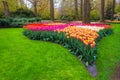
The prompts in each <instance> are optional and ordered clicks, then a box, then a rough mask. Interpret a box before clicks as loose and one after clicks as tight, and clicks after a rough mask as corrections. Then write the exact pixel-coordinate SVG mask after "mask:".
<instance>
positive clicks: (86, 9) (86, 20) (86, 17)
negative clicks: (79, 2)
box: [83, 0, 90, 24]
mask: <svg viewBox="0 0 120 80" xmlns="http://www.w3.org/2000/svg"><path fill="white" fill-rule="evenodd" d="M83 3H84V4H83V23H86V24H88V23H90V0H84V2H83Z"/></svg>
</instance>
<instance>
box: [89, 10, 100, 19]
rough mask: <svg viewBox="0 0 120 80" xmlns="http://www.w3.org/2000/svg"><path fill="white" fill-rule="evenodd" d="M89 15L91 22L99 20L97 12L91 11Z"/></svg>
mask: <svg viewBox="0 0 120 80" xmlns="http://www.w3.org/2000/svg"><path fill="white" fill-rule="evenodd" d="M90 14H91V15H90V20H91V21H98V20H99V18H100V16H99V15H100V14H99V12H98V11H97V10H92V11H91V13H90Z"/></svg>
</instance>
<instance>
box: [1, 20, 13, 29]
mask: <svg viewBox="0 0 120 80" xmlns="http://www.w3.org/2000/svg"><path fill="white" fill-rule="evenodd" d="M10 23H11V20H10V19H8V18H1V19H0V28H2V27H5V28H7V27H10Z"/></svg>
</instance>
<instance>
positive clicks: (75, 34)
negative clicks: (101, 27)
mask: <svg viewBox="0 0 120 80" xmlns="http://www.w3.org/2000/svg"><path fill="white" fill-rule="evenodd" d="M57 31H58V32H65V33H66V36H67V38H69V37H72V38H76V39H79V40H81V41H82V42H83V43H84V44H85V45H87V46H88V45H90V46H91V47H94V46H95V45H96V43H95V39H96V38H97V37H98V36H99V35H98V34H97V32H96V31H95V30H91V29H85V28H78V27H75V26H73V27H66V28H64V29H62V30H57Z"/></svg>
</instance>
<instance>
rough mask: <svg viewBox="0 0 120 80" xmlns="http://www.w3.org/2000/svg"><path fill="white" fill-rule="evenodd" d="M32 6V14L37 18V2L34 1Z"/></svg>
mask: <svg viewBox="0 0 120 80" xmlns="http://www.w3.org/2000/svg"><path fill="white" fill-rule="evenodd" d="M33 6H34V13H35V15H36V16H37V2H36V1H34V4H33Z"/></svg>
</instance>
